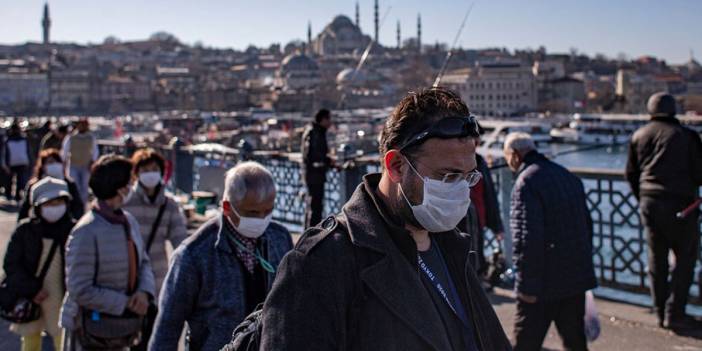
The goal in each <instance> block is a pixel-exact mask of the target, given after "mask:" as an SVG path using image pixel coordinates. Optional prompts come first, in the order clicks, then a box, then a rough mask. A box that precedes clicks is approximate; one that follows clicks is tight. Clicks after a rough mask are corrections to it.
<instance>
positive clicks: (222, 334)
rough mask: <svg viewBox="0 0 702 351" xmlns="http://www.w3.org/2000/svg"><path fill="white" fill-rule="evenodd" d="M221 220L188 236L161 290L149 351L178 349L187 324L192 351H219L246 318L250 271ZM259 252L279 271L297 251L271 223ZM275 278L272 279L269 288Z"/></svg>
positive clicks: (286, 234)
mask: <svg viewBox="0 0 702 351" xmlns="http://www.w3.org/2000/svg"><path fill="white" fill-rule="evenodd" d="M223 220H224V217H223V216H222V215H218V216H217V217H215V218H213V219H211V220H210V221H208V222H207V223H205V224H204V225H203V226H202V227H201V228H200V229H199V230H198V231H197V232H196V233H195V234H193V235H192V236H190V237H188V238H187V239H185V241H183V243H182V244H181V245H180V246H179V247H178V249H177V250H176V251H175V252H174V253H173V258H172V260H171V266H170V268H169V270H168V274H167V275H166V280H165V282H164V284H163V287H162V290H161V297H160V301H159V314H158V317H157V319H156V325H155V327H154V331H153V335H152V336H151V341H150V342H149V350H151V351H160V350H164V351H166V350H167V351H170V350H176V349H177V345H178V340H179V339H180V335H181V333H182V331H183V325H184V324H185V322H187V323H188V328H189V331H190V339H189V340H190V342H189V349H190V350H193V351H196V350H207V351H209V350H219V349H221V348H222V347H224V345H226V344H227V343H228V342H229V341H230V340H231V336H232V332H233V331H234V328H235V327H236V326H237V325H238V324H239V323H241V322H242V321H243V320H244V318H245V317H246V315H245V312H244V311H245V308H246V301H245V300H244V298H245V289H244V274H245V273H244V271H245V270H246V268H245V267H244V266H243V265H242V264H241V262H240V261H239V259H238V258H237V257H236V253H235V252H234V250H235V249H234V247H233V244H232V240H229V239H228V238H227V236H228V235H232V233H230V232H229V230H228V229H227V226H224V225H223V223H222V221H223ZM257 246H258V251H259V252H260V253H261V255H262V256H263V257H265V258H266V260H267V261H268V262H270V263H271V264H272V265H273V267H277V266H278V264H279V263H280V261H281V260H282V258H283V256H284V255H285V254H286V253H287V252H288V251H290V249H292V238H291V237H290V233H289V232H288V230H287V229H285V227H283V226H281V225H279V224H277V223H271V224H270V225H269V226H268V228H267V229H266V231H265V232H264V233H263V235H262V236H261V237H260V238H258V242H257ZM274 277H275V275H274V274H272V273H267V274H266V279H267V281H266V289H267V291H268V290H269V289H270V287H271V284H272V283H273V278H274Z"/></svg>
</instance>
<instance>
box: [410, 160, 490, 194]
mask: <svg viewBox="0 0 702 351" xmlns="http://www.w3.org/2000/svg"><path fill="white" fill-rule="evenodd" d="M405 159H406V160H407V163H408V164H409V166H410V167H411V168H412V170H413V171H414V173H415V174H417V175H418V176H419V177H422V178H429V179H433V178H432V177H428V176H423V175H422V174H421V173H419V171H417V169H416V168H415V167H414V165H413V164H412V162H410V160H409V158H407V157H406V156H405ZM482 178H483V175H482V173H480V171H478V170H477V169H474V170H472V171H470V172H468V173H446V174H444V175H443V176H442V178H441V181H442V182H443V183H446V184H454V183H458V182H460V181H462V180H465V181H466V182H468V186H469V187H474V186H475V185H476V184H478V182H479V181H480V179H482ZM436 180H439V179H436Z"/></svg>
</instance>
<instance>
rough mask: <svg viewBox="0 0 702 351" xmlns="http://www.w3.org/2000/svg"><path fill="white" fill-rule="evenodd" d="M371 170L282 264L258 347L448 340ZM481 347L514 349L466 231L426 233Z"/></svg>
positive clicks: (410, 246)
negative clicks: (439, 253) (439, 251)
mask: <svg viewBox="0 0 702 351" xmlns="http://www.w3.org/2000/svg"><path fill="white" fill-rule="evenodd" d="M379 180H380V175H378V174H375V175H368V176H366V177H365V178H364V183H363V184H361V185H359V187H358V188H357V189H356V191H355V193H354V194H353V196H352V198H351V199H350V200H349V202H348V203H347V204H346V205H345V206H344V208H343V210H342V213H341V214H340V215H339V216H338V217H336V218H335V217H330V218H328V219H327V220H325V221H324V222H322V224H321V225H320V226H318V227H316V228H311V229H309V230H308V231H307V232H306V233H305V234H304V235H303V237H302V238H301V239H300V241H299V242H298V244H297V246H296V247H295V249H294V250H293V251H291V252H290V253H289V254H288V255H286V256H285V258H284V259H283V262H282V263H281V265H280V266H279V268H278V274H277V276H276V280H275V282H274V283H273V288H272V290H271V292H270V294H269V296H268V299H267V300H266V303H265V305H264V308H263V331H262V341H261V350H293V351H295V350H364V351H366V350H384V351H392V350H398V351H399V350H402V351H412V350H417V351H419V350H422V351H425V350H436V351H446V350H450V349H451V346H450V341H449V340H448V339H447V337H445V336H444V335H445V334H444V331H443V329H442V328H443V323H442V321H441V319H440V317H439V315H438V313H437V312H436V310H435V307H434V304H433V302H432V299H431V297H430V295H429V292H428V291H427V290H426V288H425V287H424V286H423V284H422V281H421V276H420V271H419V268H418V266H417V250H416V245H415V243H414V240H412V238H411V237H410V235H409V233H408V232H407V231H406V230H404V229H403V228H401V227H400V226H398V225H396V224H394V223H393V222H392V220H391V219H390V218H391V217H390V216H388V215H387V213H388V212H387V210H386V209H385V207H384V205H383V204H382V202H381V201H380V200H378V199H377V198H376V195H375V191H376V189H377V187H378V183H379ZM432 235H433V236H434V239H435V240H436V242H437V243H438V245H439V247H440V248H441V249H442V252H443V253H444V257H445V258H446V261H447V266H448V269H449V272H450V274H451V276H452V279H453V280H454V282H456V286H457V289H458V293H459V295H460V298H461V300H462V302H463V305H464V306H465V307H466V309H467V312H468V313H467V314H468V316H470V317H471V318H472V321H473V324H474V330H476V339H477V340H478V341H479V343H480V349H481V350H483V351H494V350H511V346H510V344H509V341H508V340H507V337H506V336H505V334H504V331H503V329H502V326H501V325H500V322H499V320H498V319H497V316H496V315H495V312H494V310H493V309H492V306H491V305H490V302H489V301H488V299H487V297H486V295H485V293H484V292H483V290H482V288H481V286H480V283H479V281H478V278H477V277H476V275H475V273H474V272H473V268H472V267H471V266H470V263H469V260H468V255H469V245H470V244H469V240H468V239H467V238H465V237H463V236H462V235H460V234H459V233H457V232H447V233H439V234H432Z"/></svg>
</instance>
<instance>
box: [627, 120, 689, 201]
mask: <svg viewBox="0 0 702 351" xmlns="http://www.w3.org/2000/svg"><path fill="white" fill-rule="evenodd" d="M626 178H627V180H628V181H629V185H630V186H631V189H632V191H633V192H634V195H635V196H636V198H637V199H638V198H639V197H640V196H641V195H651V196H666V197H673V198H676V199H680V200H682V201H688V202H689V201H692V200H693V199H694V198H695V197H696V196H697V187H699V186H701V185H702V141H700V136H699V135H698V134H697V133H695V132H694V131H693V130H691V129H689V128H686V127H684V126H682V125H681V124H680V122H679V121H678V120H677V119H676V118H674V117H654V118H652V119H651V121H650V122H649V123H648V124H646V125H645V126H643V127H641V128H640V129H639V130H637V131H636V133H634V136H633V137H632V138H631V142H630V144H629V159H628V162H627V165H626Z"/></svg>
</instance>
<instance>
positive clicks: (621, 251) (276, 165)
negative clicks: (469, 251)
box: [101, 143, 702, 304]
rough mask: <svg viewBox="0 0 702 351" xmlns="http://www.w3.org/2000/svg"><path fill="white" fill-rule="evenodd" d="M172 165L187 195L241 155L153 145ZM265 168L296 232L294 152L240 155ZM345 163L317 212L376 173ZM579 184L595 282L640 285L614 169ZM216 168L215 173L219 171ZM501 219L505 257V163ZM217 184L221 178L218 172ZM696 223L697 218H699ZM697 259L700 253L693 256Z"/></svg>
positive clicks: (638, 248)
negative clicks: (590, 231)
mask: <svg viewBox="0 0 702 351" xmlns="http://www.w3.org/2000/svg"><path fill="white" fill-rule="evenodd" d="M158 149H159V150H160V151H161V152H163V153H164V155H167V157H168V158H169V160H170V161H171V162H172V164H173V169H174V174H173V181H172V184H171V187H172V189H176V190H177V191H181V192H185V193H190V192H192V191H193V190H210V189H208V188H207V186H206V185H205V184H203V183H202V182H200V179H198V177H199V174H200V171H201V170H202V168H204V167H210V168H213V167H214V168H220V169H221V170H222V172H224V171H225V170H226V169H228V168H230V167H232V166H234V165H235V164H236V163H237V162H239V160H240V159H241V158H242V155H240V154H239V153H238V152H237V151H236V150H232V149H212V150H202V149H197V148H192V147H186V146H182V145H177V144H176V145H171V146H167V147H160V148H158ZM101 152H117V153H125V152H126V150H125V149H124V147H121V146H119V145H111V144H106V143H102V144H101ZM247 159H252V160H255V161H257V162H260V163H261V164H263V165H264V166H266V167H267V168H268V169H269V170H270V171H271V173H273V176H274V178H275V182H276V186H277V190H278V196H277V197H276V206H275V211H274V213H273V218H274V219H275V220H276V221H278V222H280V223H282V224H284V225H286V226H287V227H288V228H290V229H291V230H293V231H297V232H299V231H301V230H302V223H303V220H304V214H305V199H304V194H305V191H306V189H305V187H304V184H303V181H302V177H301V172H300V155H299V154H294V153H293V154H291V153H282V152H254V153H253V154H250V155H247ZM346 160H353V161H352V162H350V163H347V165H346V167H343V168H340V169H332V170H330V171H329V173H328V174H327V183H326V191H325V199H324V209H325V214H331V213H336V212H338V211H339V210H340V209H341V207H342V206H343V204H344V203H345V202H346V201H347V200H348V198H349V197H350V196H351V194H352V193H353V190H354V189H355V188H356V186H357V185H358V184H360V182H361V178H362V176H363V175H365V174H367V173H373V172H378V171H380V165H379V163H378V160H377V159H376V158H360V159H358V158H354V159H352V158H350V157H344V155H340V157H339V159H338V160H337V163H338V164H343V163H345V161H346ZM571 171H572V172H573V173H574V174H576V175H577V176H579V177H580V178H581V179H582V181H583V184H584V185H585V189H586V193H587V201H588V207H589V208H590V214H591V216H592V219H593V225H594V238H593V258H594V263H595V270H596V274H597V277H598V278H599V283H600V285H601V286H605V287H610V288H614V289H618V290H622V291H628V292H636V293H646V292H647V291H648V286H649V284H648V277H647V250H646V238H645V235H644V232H643V227H642V224H641V220H640V217H639V212H638V203H637V201H636V198H635V197H634V196H633V194H632V193H631V191H630V189H629V186H628V184H627V183H626V181H625V179H624V175H623V172H622V171H612V170H602V169H571ZM222 174H223V173H222ZM493 179H494V181H495V187H496V189H497V193H498V200H499V202H500V206H501V211H502V218H503V221H504V223H505V231H506V232H505V242H504V251H505V254H506V256H507V259H508V262H510V263H511V248H512V242H511V235H510V234H509V202H510V196H511V189H512V185H513V176H512V174H511V172H510V171H509V170H508V169H507V168H505V167H501V168H496V169H494V170H493ZM220 181H221V183H223V177H222V178H221V180H220ZM701 225H702V223H701ZM486 236H487V237H486V245H485V251H486V254H488V253H489V252H491V251H492V250H493V249H494V248H495V247H496V245H497V244H496V241H495V240H494V237H493V235H492V233H488V234H487V235H486ZM700 257H702V255H701V256H700ZM701 270H702V258H701V261H699V262H698V264H697V267H696V270H695V282H694V284H693V288H692V289H691V298H692V300H693V302H695V303H697V304H702V299H701V295H700V291H702V271H701Z"/></svg>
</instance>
